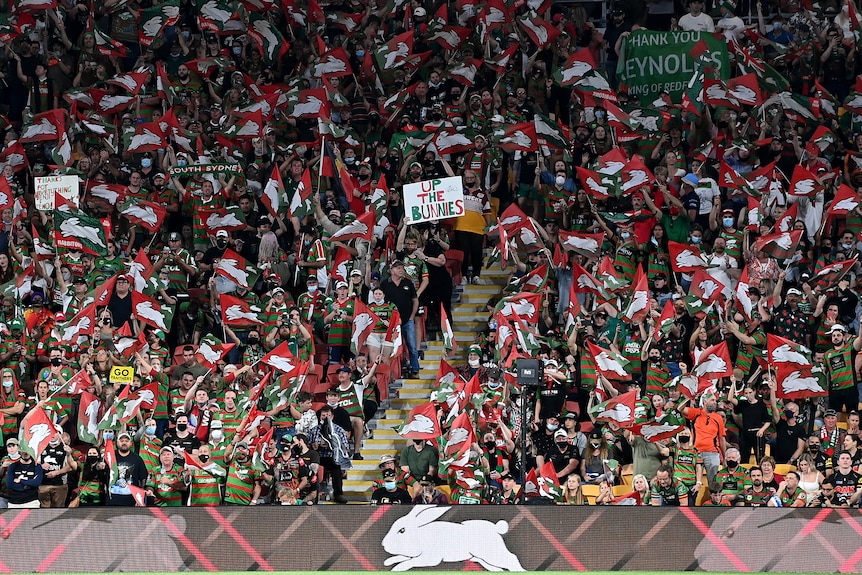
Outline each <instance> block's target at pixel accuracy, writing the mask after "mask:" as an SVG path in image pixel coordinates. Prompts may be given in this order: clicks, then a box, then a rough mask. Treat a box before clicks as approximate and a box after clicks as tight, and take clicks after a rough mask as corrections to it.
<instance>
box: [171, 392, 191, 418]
mask: <svg viewBox="0 0 862 575" xmlns="http://www.w3.org/2000/svg"><path fill="white" fill-rule="evenodd" d="M186 393H188V390H185V389H183V388H182V387H175V388H173V389H172V390H170V395H169V397H170V400H171V413H176V412H177V410H178V409H182V408H183V407H185V404H186Z"/></svg>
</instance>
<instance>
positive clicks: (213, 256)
mask: <svg viewBox="0 0 862 575" xmlns="http://www.w3.org/2000/svg"><path fill="white" fill-rule="evenodd" d="M211 237H212V236H211ZM212 241H213V244H214V245H213V246H211V247H210V248H209V249H207V251H206V252H205V253H204V257H203V259H202V260H201V261H200V263H199V264H198V269H200V270H201V271H202V272H204V273H208V272H210V271H212V270H213V267H214V266H215V261H216V260H219V259H221V258H222V256H224V253H225V251H226V250H227V249H228V247H229V246H230V233H229V232H228V231H227V230H219V231H217V232H216V234H215V237H214V238H213V240H212ZM217 279H218V278H217Z"/></svg>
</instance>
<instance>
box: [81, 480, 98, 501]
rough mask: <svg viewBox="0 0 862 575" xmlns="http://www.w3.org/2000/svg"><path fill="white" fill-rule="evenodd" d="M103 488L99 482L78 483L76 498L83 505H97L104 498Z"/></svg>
mask: <svg viewBox="0 0 862 575" xmlns="http://www.w3.org/2000/svg"><path fill="white" fill-rule="evenodd" d="M103 493H104V486H103V485H102V482H101V481H80V482H78V496H79V497H80V498H81V503H84V504H85V505H99V504H101V503H102V499H103V497H104V495H103Z"/></svg>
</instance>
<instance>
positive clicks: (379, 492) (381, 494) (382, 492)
mask: <svg viewBox="0 0 862 575" xmlns="http://www.w3.org/2000/svg"><path fill="white" fill-rule="evenodd" d="M412 502H413V501H412V500H411V499H410V495H409V494H408V493H407V491H406V490H405V489H404V488H402V487H398V488H397V489H395V491H389V490H388V489H386V488H385V487H378V488H377V489H375V490H374V493H372V494H371V503H372V504H373V505H389V504H393V503H395V504H401V505H409V504H410V503H412Z"/></svg>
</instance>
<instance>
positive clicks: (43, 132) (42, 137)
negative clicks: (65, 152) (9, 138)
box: [18, 110, 66, 144]
mask: <svg viewBox="0 0 862 575" xmlns="http://www.w3.org/2000/svg"><path fill="white" fill-rule="evenodd" d="M65 131H66V113H65V111H64V110H51V111H50V112H43V113H42V114H37V115H35V116H33V118H32V119H31V121H30V123H29V124H26V125H25V126H24V129H23V130H22V132H21V136H20V137H19V138H18V141H19V142H21V143H22V144H30V143H33V142H55V141H57V140H59V139H60V134H63V133H65Z"/></svg>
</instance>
